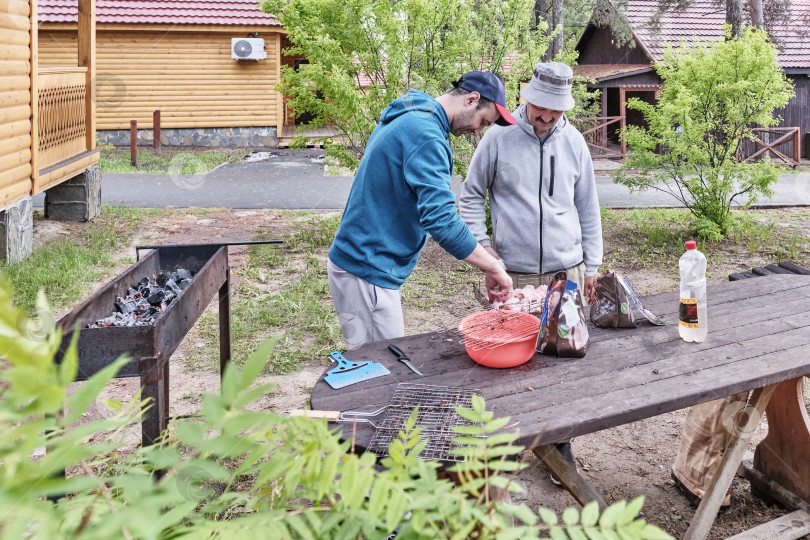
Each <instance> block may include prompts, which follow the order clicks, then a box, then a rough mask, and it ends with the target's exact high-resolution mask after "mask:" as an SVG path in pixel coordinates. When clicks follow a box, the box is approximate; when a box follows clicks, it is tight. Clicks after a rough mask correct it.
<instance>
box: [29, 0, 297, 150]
mask: <svg viewBox="0 0 810 540" xmlns="http://www.w3.org/2000/svg"><path fill="white" fill-rule="evenodd" d="M39 1H40V5H41V9H40V12H39V42H40V45H39V50H40V61H41V63H43V64H47V65H53V66H62V65H65V64H66V63H69V62H70V59H71V58H72V57H73V55H74V52H73V51H75V49H76V40H75V37H73V36H74V34H75V28H76V21H77V11H76V5H75V0H39ZM97 2H98V5H97V16H96V32H97V57H98V60H97V62H98V69H97V71H98V74H97V76H96V80H95V85H96V94H97V122H98V126H97V127H98V130H99V139H100V140H104V141H109V142H112V143H113V144H129V126H130V121H131V120H136V121H137V123H138V128H139V142H143V143H151V141H152V139H151V137H152V118H153V112H154V111H155V110H158V109H159V110H160V111H161V115H160V116H161V142H162V144H164V145H180V146H276V144H277V142H278V141H277V137H278V135H279V134H281V133H282V128H283V126H284V125H285V124H290V123H292V122H294V115H293V111H291V110H287V108H286V107H285V99H284V96H283V95H282V94H280V93H279V92H277V91H276V89H275V85H276V84H277V83H278V82H279V79H280V73H281V72H280V69H281V66H282V65H284V64H286V65H290V66H295V65H296V61H299V62H300V60H301V58H294V57H283V56H282V52H281V51H282V50H283V49H284V48H285V47H287V46H288V45H286V44H285V32H284V29H283V28H282V26H281V24H280V23H279V22H278V20H277V19H276V17H275V16H274V15H271V14H268V13H264V12H262V11H260V10H259V7H258V2H257V0H228V1H222V0H193V1H181V0H132V1H126V2H122V1H120V0H97ZM233 38H252V39H256V38H258V39H263V40H264V51H265V53H266V55H267V57H266V58H264V59H260V60H253V59H249V60H236V59H234V58H232V54H231V53H232V39H233ZM254 43H255V42H254Z"/></svg>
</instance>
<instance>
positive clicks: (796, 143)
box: [793, 128, 802, 169]
mask: <svg viewBox="0 0 810 540" xmlns="http://www.w3.org/2000/svg"><path fill="white" fill-rule="evenodd" d="M801 130H802V128H796V131H794V132H793V159H794V160H795V161H796V163H795V164H794V165H793V168H794V169H798V168H799V167H801V166H802V147H801V137H800V136H799V135H800V132H801Z"/></svg>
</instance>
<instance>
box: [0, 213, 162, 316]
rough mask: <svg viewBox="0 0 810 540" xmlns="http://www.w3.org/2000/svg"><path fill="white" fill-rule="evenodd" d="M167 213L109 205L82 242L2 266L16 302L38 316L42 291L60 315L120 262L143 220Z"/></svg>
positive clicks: (64, 242)
mask: <svg viewBox="0 0 810 540" xmlns="http://www.w3.org/2000/svg"><path fill="white" fill-rule="evenodd" d="M160 212H163V211H162V210H153V209H140V208H118V207H114V206H110V205H109V204H105V205H103V206H102V209H101V214H100V215H99V217H97V218H96V219H95V220H93V221H91V222H88V223H87V224H85V225H84V226H83V228H82V230H81V233H80V234H79V235H78V236H70V237H62V238H59V239H58V240H56V241H54V242H51V243H49V244H47V245H44V246H40V247H39V248H37V249H36V250H34V252H33V253H32V254H31V256H30V257H28V258H27V259H25V260H24V261H20V262H15V263H12V264H8V265H5V264H3V265H0V275H2V276H3V277H4V278H5V279H6V280H7V281H8V282H9V283H10V284H11V286H12V288H13V290H14V302H15V304H16V305H17V306H19V307H20V308H23V309H26V310H29V311H32V310H33V308H34V304H35V301H36V296H37V291H38V290H39V289H40V288H43V289H44V290H45V293H46V294H47V296H48V300H49V301H50V302H51V305H52V306H53V308H54V309H55V310H59V309H63V308H65V307H67V306H69V305H71V304H72V303H75V302H76V301H77V300H79V299H81V297H82V296H83V295H84V294H85V293H86V292H87V291H88V290H89V289H90V287H91V286H92V285H93V284H94V283H97V282H98V281H99V280H100V279H101V278H102V277H104V276H105V274H106V273H108V272H109V271H110V270H111V269H112V268H113V267H115V266H116V265H117V264H118V263H119V262H120V261H116V260H115V259H114V257H113V253H114V252H115V251H116V250H117V249H119V248H120V247H121V246H123V245H125V244H126V242H127V241H128V240H129V239H130V238H131V237H132V235H133V234H134V232H135V231H137V230H138V227H139V225H140V222H141V219H142V218H143V217H145V216H151V215H157V214H158V213H160Z"/></svg>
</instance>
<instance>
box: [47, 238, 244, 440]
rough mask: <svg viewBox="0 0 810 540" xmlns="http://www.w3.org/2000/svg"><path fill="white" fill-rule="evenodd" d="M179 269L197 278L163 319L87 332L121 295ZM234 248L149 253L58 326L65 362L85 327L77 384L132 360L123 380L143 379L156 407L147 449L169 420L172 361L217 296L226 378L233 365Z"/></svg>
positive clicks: (145, 428)
mask: <svg viewBox="0 0 810 540" xmlns="http://www.w3.org/2000/svg"><path fill="white" fill-rule="evenodd" d="M178 266H180V267H183V268H186V269H188V270H191V271H193V272H194V273H195V275H194V278H193V279H192V280H191V283H190V284H189V286H188V287H187V288H186V289H185V290H184V291H182V292H181V294H180V295H178V296H177V298H176V299H175V301H174V302H172V303H171V305H169V306H168V307H167V308H166V310H165V311H164V312H163V313H161V314H160V316H159V317H158V318H157V320H156V321H155V324H154V325H151V326H131V327H114V326H110V327H106V328H82V327H83V326H85V325H86V324H87V323H89V322H93V321H95V320H97V319H100V318H102V317H105V316H107V315H108V314H109V312H110V311H111V309H112V307H113V304H114V302H115V297H116V296H123V295H125V293H126V290H127V287H129V286H131V285H132V284H133V283H137V282H138V281H140V279H141V278H143V277H144V276H150V277H153V276H155V275H157V274H158V273H159V272H161V271H167V270H168V271H171V270H172V269H174V268H177V267H178ZM229 291H230V272H229V268H228V248H227V247H224V246H221V245H216V244H213V245H193V246H170V247H159V248H158V249H154V250H152V251H151V252H149V253H148V254H147V255H146V256H145V257H143V258H142V259H140V260H139V261H138V262H136V263H135V264H134V265H132V266H131V267H130V268H129V269H127V270H126V271H125V272H124V273H122V274H120V275H119V276H118V277H116V278H115V279H113V280H112V281H110V282H109V283H107V284H106V285H104V286H103V287H102V288H101V289H99V290H97V291H96V292H95V293H93V294H92V295H91V296H90V297H89V298H87V299H85V300H84V301H83V302H82V303H80V304H79V305H78V306H77V307H76V308H74V309H73V310H72V311H71V312H70V313H68V314H67V315H65V316H64V317H63V318H62V319H61V320H60V321H59V322H58V323H57V324H58V325H59V326H61V327H62V331H63V337H62V347H61V349H60V354H59V357H58V358H59V359H61V358H62V356H63V355H64V351H65V349H66V348H67V346H68V344H69V343H70V340H71V336H72V334H73V331H74V330H75V329H76V328H77V327H78V328H80V335H79V343H78V348H79V373H78V375H77V377H76V380H80V381H81V380H86V379H87V378H88V377H90V376H91V375H93V374H95V373H97V372H98V371H100V370H101V369H103V368H104V367H105V366H107V365H109V364H110V363H111V362H113V361H114V360H115V359H117V358H118V357H119V356H121V355H122V354H126V355H128V356H129V357H130V358H131V359H132V361H130V362H129V363H127V364H125V365H124V366H123V368H122V369H121V371H120V372H119V373H118V375H117V376H118V377H140V379H141V387H142V396H143V397H144V398H151V401H152V403H151V406H150V408H149V409H148V410H147V411H146V412H144V413H143V417H142V424H141V432H142V440H143V445H144V446H146V445H150V444H153V443H154V442H155V441H156V440H157V439H158V437H159V436H160V433H161V431H163V430H164V429H166V427H167V424H168V421H169V358H170V357H171V355H172V353H174V351H175V350H176V349H177V347H178V346H179V345H180V342H181V341H182V340H183V338H184V337H185V335H186V333H188V331H189V330H190V329H191V327H192V326H193V325H194V323H195V322H196V321H197V319H198V318H199V317H200V315H202V313H203V311H204V310H205V308H206V307H207V306H208V304H209V303H210V301H211V299H212V298H213V296H214V294H215V293H217V292H218V293H219V295H218V299H219V367H220V376H221V375H222V373H223V372H224V371H225V366H226V365H227V364H228V362H230V360H231V306H230V294H229Z"/></svg>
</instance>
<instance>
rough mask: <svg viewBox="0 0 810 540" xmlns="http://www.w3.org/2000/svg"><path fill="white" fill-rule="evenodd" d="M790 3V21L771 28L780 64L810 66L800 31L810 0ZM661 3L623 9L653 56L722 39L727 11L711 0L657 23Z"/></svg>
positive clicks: (631, 2)
mask: <svg viewBox="0 0 810 540" xmlns="http://www.w3.org/2000/svg"><path fill="white" fill-rule="evenodd" d="M790 3H791V11H792V16H791V19H792V21H791V23H789V24H782V25H779V26H777V27H775V28H773V29H772V31H773V34H774V35H775V37H776V41H777V42H778V44H779V47H780V48H779V50H778V57H779V65H781V66H782V68H783V69H789V68H810V42H808V40H807V39H806V37H804V36H803V35H802V34H800V32H799V30H804V24H802V23H801V21H804V20H805V17H806V16H807V14H808V13H810V0H791V2H790ZM658 4H659V0H627V7H626V10H625V11H624V15H625V17H626V18H627V21H628V22H629V24H630V27H631V28H632V30H633V34H634V35H635V37H636V41H637V43H638V45H639V46H640V47H641V48H642V49H643V50H644V51H645V52H646V53H647V56H649V57H650V59H652V60H655V61H658V60H661V59H662V58H663V56H664V50H665V49H666V46H667V45H672V46H678V44H680V43H681V42H682V41H685V42H688V43H696V42H706V41H713V40H716V39H722V37H723V25H724V24H725V22H726V14H725V11H724V10H723V8H721V7H717V5H716V4H715V3H714V2H712V1H711V0H694V1H693V2H692V3H691V4H690V6H689V7H687V8H685V9H679V10H674V9H671V10H669V11H667V12H665V13H664V14H663V15H662V16H661V18H660V22H659V23H658V24H656V23H655V21H654V18H655V15H656V13H657V10H658ZM583 37H584V35H583Z"/></svg>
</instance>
